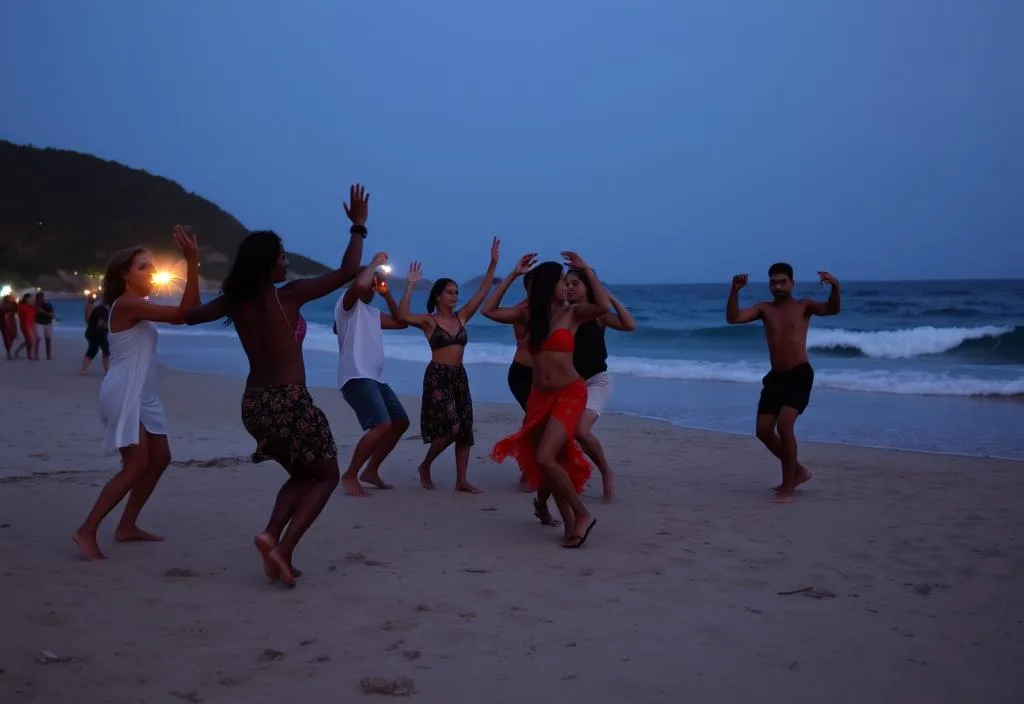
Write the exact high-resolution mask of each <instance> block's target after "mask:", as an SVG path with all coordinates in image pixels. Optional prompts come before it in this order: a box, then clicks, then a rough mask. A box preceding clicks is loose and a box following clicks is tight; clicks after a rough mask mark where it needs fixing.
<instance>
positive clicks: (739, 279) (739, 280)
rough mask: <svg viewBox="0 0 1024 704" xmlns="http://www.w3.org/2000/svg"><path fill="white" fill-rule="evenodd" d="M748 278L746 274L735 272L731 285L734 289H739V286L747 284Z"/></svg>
mask: <svg viewBox="0 0 1024 704" xmlns="http://www.w3.org/2000/svg"><path fill="white" fill-rule="evenodd" d="M748 278H749V275H748V274H736V276H734V277H732V287H733V288H734V289H735V290H737V291H739V290H740V289H741V288H743V287H744V286H746V285H747V279H748Z"/></svg>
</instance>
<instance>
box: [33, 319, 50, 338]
mask: <svg viewBox="0 0 1024 704" xmlns="http://www.w3.org/2000/svg"><path fill="white" fill-rule="evenodd" d="M52 337H53V323H47V324H46V325H40V324H39V323H36V339H37V340H42V339H43V338H46V339H47V340H49V339H51V338H52Z"/></svg>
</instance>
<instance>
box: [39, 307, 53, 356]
mask: <svg viewBox="0 0 1024 704" xmlns="http://www.w3.org/2000/svg"><path fill="white" fill-rule="evenodd" d="M53 318H54V312H53V304H52V303H50V302H49V301H48V300H46V294H45V293H43V292H42V291H39V292H38V293H37V294H36V347H35V352H36V359H39V352H40V350H39V348H40V347H41V346H42V343H43V341H44V340H45V341H46V359H48V360H52V359H53Z"/></svg>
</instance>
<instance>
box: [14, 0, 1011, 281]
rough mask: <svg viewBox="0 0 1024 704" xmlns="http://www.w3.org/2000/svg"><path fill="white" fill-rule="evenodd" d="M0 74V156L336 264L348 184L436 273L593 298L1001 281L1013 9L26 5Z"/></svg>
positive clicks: (950, 2) (781, 3) (683, 4)
mask: <svg viewBox="0 0 1024 704" xmlns="http://www.w3.org/2000/svg"><path fill="white" fill-rule="evenodd" d="M0 58H2V62H3V63H2V66H3V70H2V71H0V136H2V137H3V138H6V139H10V140H12V141H15V142H19V143H31V144H35V145H37V146H54V147H62V148H69V149H76V150H79V151H85V152H91V153H94V154H97V155H99V156H102V157H105V158H109V159H116V160H117V161H120V162H122V163H125V164H129V165H131V166H135V167H139V168H144V169H146V170H148V171H150V172H152V173H157V174H160V175H164V176H167V177H170V178H173V179H175V180H177V181H179V182H180V183H181V184H182V185H184V186H185V187H186V188H188V189H189V190H192V191H195V192H196V193H199V194H201V195H203V196H205V197H207V198H209V199H211V200H213V201H215V202H216V203H218V204H219V205H221V206H222V207H224V208H225V209H226V210H228V211H230V212H231V213H233V214H234V215H235V216H237V217H238V218H239V219H240V220H241V221H242V222H243V223H245V225H246V226H248V227H250V228H253V229H256V228H274V229H276V230H278V231H279V232H280V233H281V234H282V236H283V237H284V238H285V241H286V246H287V247H288V248H289V249H291V250H294V251H299V252H302V253H305V254H307V255H310V256H313V257H316V258H318V259H320V260H322V261H325V262H329V263H330V262H334V261H336V260H337V257H338V256H339V255H340V252H341V249H342V247H343V242H344V239H345V236H344V233H345V231H346V228H345V227H344V223H343V219H344V214H343V212H342V209H341V199H342V197H343V195H344V194H345V193H346V191H347V186H348V184H349V183H351V182H353V181H356V180H358V181H361V182H363V183H365V184H366V185H367V187H368V188H369V189H370V191H371V193H372V200H371V206H372V211H371V219H370V222H369V223H368V224H369V226H370V228H371V238H372V240H371V243H370V244H369V245H368V246H369V247H370V251H371V252H372V251H375V250H377V249H385V250H387V251H388V252H390V253H391V255H392V259H393V260H394V261H395V263H396V264H397V265H399V266H404V265H406V264H407V263H408V261H409V260H410V259H414V258H416V259H421V260H423V261H424V273H425V275H426V276H428V277H431V278H436V277H439V276H443V275H451V276H455V277H467V276H469V275H472V274H474V273H479V272H481V271H482V270H483V269H484V268H485V267H486V264H487V257H488V248H489V243H490V237H491V235H492V234H497V235H499V236H500V237H501V238H502V240H503V243H504V247H503V254H504V256H503V262H502V265H501V270H502V271H505V270H506V269H507V268H509V267H510V266H511V265H512V262H513V259H514V258H515V257H517V256H518V255H519V254H521V253H522V252H524V251H528V250H531V249H535V250H538V251H540V252H541V255H542V256H544V257H548V258H550V257H554V256H556V255H557V253H558V251H559V250H560V249H563V248H573V249H577V250H578V251H580V252H581V253H582V254H583V255H584V256H585V257H586V258H587V259H588V260H590V262H591V264H592V265H593V266H594V267H595V268H597V269H598V271H599V272H600V273H601V275H602V277H603V278H605V279H607V280H609V281H611V282H615V283H624V282H633V283H637V282H641V281H658V282H672V281H680V282H685V281H716V280H726V279H727V278H728V277H729V276H730V275H731V274H732V273H733V272H735V271H750V272H752V273H753V274H754V275H755V276H756V277H757V278H765V277H766V274H765V270H766V269H767V267H768V265H769V264H770V263H771V262H772V261H775V260H777V259H785V260H788V261H790V262H791V263H793V265H794V266H795V267H796V269H797V275H798V278H800V273H801V272H806V273H805V276H804V278H809V277H810V276H811V275H812V272H813V271H814V270H817V269H819V268H828V269H830V270H832V271H833V272H834V273H835V274H836V275H837V276H838V277H840V278H841V279H842V278H846V279H867V278H875V279H878V278H881V279H894V278H896V279H898V278H941V277H951V276H958V277H1015V278H1016V277H1020V276H1021V274H1020V270H1019V265H1020V263H1021V262H1022V261H1024V215H1022V213H1024V209H1022V207H1021V204H1022V203H1024V91H1022V90H1021V86H1024V2H1020V0H977V1H974V2H971V1H969V0H901V1H900V2H893V1H892V0H866V1H864V2H821V1H815V0H804V1H802V2H796V1H795V0H773V1H772V2H760V1H758V0H746V1H743V2H739V1H736V0H716V1H712V0H708V1H706V2H687V1H684V0H661V1H657V0H633V1H632V2H626V1H625V0H622V1H619V2H608V1H598V0H594V1H592V2H585V1H584V0H575V1H573V0H564V1H562V2H550V1H549V2H546V3H542V2H536V1H534V0H529V1H520V2H516V3H497V2H480V0H459V1H455V0H433V1H432V2H426V1H420V2H416V1H414V0H396V1H393V2H383V1H378V2H364V3H354V2H326V1H319V2H313V1H299V0H293V1H292V2H289V3H281V2H268V1H266V0H248V1H246V2H241V1H237V0H236V1H231V2H228V1H218V2H208V1H207V2H200V1H186V0H179V1H177V2H173V3H172V2H164V1H161V2H156V1H155V0H154V1H152V2H136V1H129V0H107V1H104V2H97V3H84V2H73V1H66V2H56V1H48V0H34V1H33V2H4V3H0ZM200 234H201V233H200ZM367 256H369V255H367Z"/></svg>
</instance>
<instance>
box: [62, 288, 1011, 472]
mask: <svg viewBox="0 0 1024 704" xmlns="http://www.w3.org/2000/svg"><path fill="white" fill-rule="evenodd" d="M612 289H613V291H614V293H615V294H616V296H618V298H619V299H620V300H621V301H622V302H623V304H625V305H626V306H627V307H628V308H629V309H630V310H631V311H632V313H633V315H634V317H635V318H636V320H637V326H638V327H637V330H636V331H635V332H632V333H619V332H615V331H609V332H608V337H607V343H608V350H609V355H610V357H609V368H610V370H611V371H612V373H613V374H614V379H615V392H614V394H613V397H612V402H611V404H610V410H611V411H614V412H620V413H628V414H632V415H637V416H643V417H650V418H657V419H661V420H667V421H669V422H672V423H675V424H678V425H682V426H687V427H695V428H704V429H711V430H721V431H726V432H733V433H749V432H751V431H752V428H753V424H754V414H755V408H756V404H757V398H758V394H759V391H760V381H761V377H762V376H763V375H764V373H765V372H766V371H767V369H768V354H767V349H766V347H765V341H764V333H763V329H762V328H761V325H760V323H752V324H750V325H744V326H730V325H727V324H726V322H725V318H724V310H725V301H726V297H727V295H728V292H729V286H728V283H723V284H687V285H644V286H614V287H612ZM464 293H465V297H467V298H468V295H469V294H470V293H471V292H469V291H467V292H464ZM796 293H797V295H799V296H802V297H814V298H819V299H824V298H825V297H827V295H828V289H827V288H826V287H822V286H818V285H816V284H815V285H801V286H799V287H798V289H797V292H796ZM424 298H425V296H424V294H421V293H420V294H417V295H416V296H415V297H414V301H413V308H414V309H415V310H423V307H424ZM519 298H520V296H519V293H518V292H517V291H515V290H513V291H512V292H510V294H509V296H508V298H507V301H506V302H507V303H513V302H515V301H517V300H519ZM763 298H767V285H766V284H764V283H760V284H758V283H752V284H751V285H749V286H748V287H747V288H746V289H745V290H744V291H743V295H742V298H741V301H742V302H744V303H750V302H753V301H755V300H758V299H763ZM335 301H336V297H330V298H327V299H323V300H320V301H315V302H313V303H310V304H309V305H307V306H306V307H305V308H304V309H303V315H304V316H305V317H306V318H307V320H308V322H309V323H310V328H309V333H308V336H307V338H306V342H305V347H304V351H305V356H306V363H307V372H308V376H309V383H310V385H314V386H324V387H333V386H334V384H335V379H334V374H335V372H334V365H335V360H336V350H337V346H336V341H335V337H334V335H333V334H332V332H331V323H332V315H333V308H334V303H335ZM377 303H378V304H379V305H380V306H381V307H383V302H382V301H377ZM56 306H57V309H58V315H59V316H60V320H61V333H62V336H63V335H64V334H68V335H80V334H81V327H82V324H81V322H80V321H81V320H82V314H81V309H82V302H81V301H59V302H57V304H56ZM469 334H470V344H469V346H468V348H467V350H466V357H465V360H466V363H467V365H468V369H469V373H470V378H471V384H472V390H473V393H474V398H476V399H479V400H483V401H502V402H511V401H512V398H511V395H510V394H509V392H508V390H507V388H506V386H505V372H506V369H507V366H508V363H509V361H510V360H511V358H512V353H513V350H514V343H513V337H512V331H511V328H509V327H508V326H502V325H498V324H495V323H492V322H491V321H489V320H487V319H485V318H483V316H480V315H478V316H477V317H475V318H474V319H473V320H472V321H471V323H470V325H469ZM808 347H809V353H810V357H811V363H812V364H813V365H814V367H815V372H816V373H815V388H814V393H813V394H812V399H811V405H810V407H809V408H808V410H807V412H806V413H805V414H804V416H803V417H802V418H801V420H800V422H799V424H798V435H799V436H800V437H802V438H805V439H811V440H823V441H828V442H841V443H852V444H859V445H869V446H881V447H893V448H902V449H910V450H921V451H928V452H951V453H958V454H968V455H979V456H1000V457H1012V458H1021V459H1024V403H1022V401H1024V281H904V282H849V283H845V282H844V284H843V312H842V313H841V314H840V315H839V316H836V317H831V318H815V319H814V320H813V321H812V324H811V330H810V334H809V336H808ZM385 352H386V355H387V358H388V365H387V367H386V370H385V374H386V375H387V377H388V379H389V381H390V382H391V383H392V386H393V387H395V389H396V391H398V392H399V393H406V394H418V392H419V390H420V383H421V380H422V370H423V365H424V364H425V362H426V361H427V360H428V359H429V349H428V348H427V344H426V341H425V340H424V339H423V336H422V334H421V333H420V332H419V331H416V330H405V331H396V332H386V333H385ZM160 357H161V361H163V362H164V363H166V364H169V365H171V366H174V367H179V368H182V369H186V370H193V371H203V372H212V373H219V374H229V375H242V376H244V375H245V374H246V373H247V365H246V362H245V357H244V355H242V354H241V349H240V347H239V345H238V342H237V339H236V338H235V336H234V333H233V331H232V330H231V329H230V328H225V327H224V326H222V325H220V324H218V323H214V324H208V325H204V326H200V327H197V328H191V329H189V328H171V327H166V328H163V329H162V332H161V343H160Z"/></svg>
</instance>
